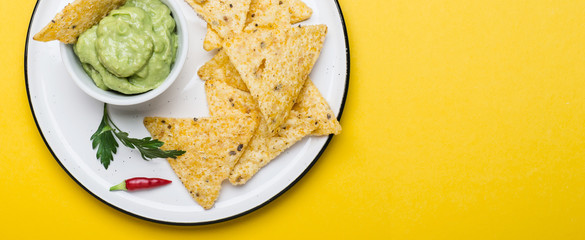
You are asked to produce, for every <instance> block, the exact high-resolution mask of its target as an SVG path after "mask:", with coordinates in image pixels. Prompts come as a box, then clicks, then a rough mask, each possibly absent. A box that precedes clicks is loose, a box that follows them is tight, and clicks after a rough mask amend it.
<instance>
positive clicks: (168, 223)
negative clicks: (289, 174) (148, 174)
mask: <svg viewBox="0 0 585 240" xmlns="http://www.w3.org/2000/svg"><path fill="white" fill-rule="evenodd" d="M40 1H41V0H37V2H36V4H35V8H34V10H33V13H32V15H31V18H30V21H29V26H28V30H27V34H26V44H25V48H24V78H25V84H26V94H27V97H28V104H29V108H30V110H31V113H32V115H33V118H34V120H35V124H36V126H37V130H38V131H39V134H40V135H41V137H42V139H43V141H44V142H45V145H46V146H47V148H48V149H49V151H50V152H51V155H53V158H54V159H55V160H56V161H57V163H58V164H59V166H61V168H62V169H63V170H64V171H65V172H66V173H67V175H69V177H71V178H72V179H73V180H74V181H75V182H76V183H77V185H79V186H80V187H81V188H83V189H84V190H85V191H86V192H88V193H89V194H91V195H92V196H93V197H94V198H96V199H98V200H100V201H101V202H103V203H104V204H106V205H108V206H110V207H112V208H114V209H116V210H118V211H120V212H123V213H125V214H128V215H130V216H133V217H136V218H139V219H143V220H146V221H150V222H154V223H160V224H167V225H175V226H197V225H208V224H214V223H221V222H226V221H229V220H232V219H236V218H238V217H241V216H244V215H246V214H248V213H251V212H254V211H256V210H258V209H260V208H262V207H263V206H266V205H267V204H268V203H270V202H272V201H274V200H275V199H276V198H278V197H280V196H281V195H283V194H284V193H285V192H287V191H288V190H289V189H291V188H292V187H293V186H294V185H295V184H296V183H297V182H299V181H300V180H301V178H303V177H304V176H305V174H307V172H309V170H311V168H312V167H313V166H314V165H315V163H317V160H319V158H320V157H321V155H322V154H323V152H325V149H327V146H328V145H329V143H330V142H331V139H332V138H333V135H330V136H329V137H328V138H327V141H326V142H325V144H324V145H323V147H322V148H321V151H319V153H318V154H317V156H315V159H313V161H311V163H310V164H309V166H307V168H306V169H305V170H304V171H303V172H302V173H301V174H300V175H299V176H298V177H297V178H296V179H295V180H294V181H292V182H291V183H290V184H289V185H288V186H287V187H285V188H284V189H282V190H281V191H280V192H279V193H277V194H276V195H274V196H272V197H271V198H270V199H268V200H266V201H265V202H263V203H261V204H259V205H257V206H255V207H253V208H251V209H248V210H246V211H243V212H241V213H238V214H235V215H232V216H229V217H225V218H221V219H217V220H212V221H206V222H193V223H182V222H168V221H161V220H157V219H152V218H147V217H144V216H140V215H138V214H135V213H131V212H128V211H126V210H124V209H121V208H119V207H117V206H115V205H113V204H111V203H109V202H107V201H105V200H104V199H102V198H100V197H99V196H97V195H96V194H94V193H93V192H92V191H90V190H89V189H87V188H86V187H85V186H84V185H83V184H81V183H80V182H79V181H78V180H77V179H76V178H75V177H74V176H73V175H72V174H71V173H70V172H69V171H68V170H67V168H65V166H63V164H62V163H61V160H59V158H58V157H57V155H55V153H54V152H53V149H52V148H51V146H50V145H49V143H48V142H47V139H46V138H45V136H44V135H43V132H42V131H41V128H40V126H39V123H38V120H37V116H36V114H35V112H34V108H33V105H32V101H31V96H30V90H29V85H28V83H29V82H28V41H29V37H30V31H31V29H30V28H31V26H32V22H33V20H34V16H35V13H36V12H37V7H38V6H39V2H40ZM334 1H335V4H336V5H337V11H338V13H339V17H340V19H341V24H342V27H343V34H344V36H345V51H346V58H347V72H346V78H345V89H344V93H343V99H342V100H341V105H340V109H339V114H338V116H337V119H338V120H339V121H341V115H342V114H343V109H344V108H345V100H346V99H347V93H348V88H349V72H350V58H349V56H350V55H349V39H348V35H347V27H346V25H345V19H344V17H343V13H342V11H341V6H340V5H339V1H338V0H334Z"/></svg>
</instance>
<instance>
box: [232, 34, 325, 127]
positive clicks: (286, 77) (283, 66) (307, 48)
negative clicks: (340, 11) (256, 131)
mask: <svg viewBox="0 0 585 240" xmlns="http://www.w3.org/2000/svg"><path fill="white" fill-rule="evenodd" d="M326 33H327V26H325V25H311V26H303V27H290V28H277V29H268V30H266V29H258V30H257V31H254V32H250V33H243V34H240V35H238V36H236V37H235V38H233V39H230V40H228V41H226V43H225V46H224V48H225V50H226V53H227V55H228V56H229V58H230V60H231V62H232V64H233V65H234V66H235V68H236V69H237V70H238V72H239V73H240V76H241V77H242V79H243V81H244V82H245V83H246V86H247V87H248V89H249V90H250V93H251V94H252V96H253V97H254V99H255V100H256V101H257V102H258V105H259V107H260V111H261V112H262V115H263V116H264V118H265V120H266V122H267V123H268V129H269V130H270V132H272V134H273V135H274V134H276V133H277V132H278V130H279V126H280V125H282V124H284V122H285V120H286V119H287V117H288V115H289V112H290V110H291V109H292V107H293V105H294V103H295V101H296V99H297V97H298V95H299V93H300V91H301V88H302V87H303V85H304V84H305V80H306V79H307V78H308V76H309V73H310V72H311V70H312V69H313V65H314V64H315V62H316V61H317V58H318V57H319V54H320V53H321V48H322V47H323V42H324V40H325V35H326Z"/></svg>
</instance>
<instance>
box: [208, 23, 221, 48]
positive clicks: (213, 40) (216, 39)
mask: <svg viewBox="0 0 585 240" xmlns="http://www.w3.org/2000/svg"><path fill="white" fill-rule="evenodd" d="M222 42H223V39H222V38H221V37H220V36H219V34H217V32H216V31H215V30H213V28H211V26H210V25H209V24H207V33H206V34H205V38H204V39H203V49H205V51H211V50H213V49H217V48H221V43H222Z"/></svg>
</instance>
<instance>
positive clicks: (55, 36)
mask: <svg viewBox="0 0 585 240" xmlns="http://www.w3.org/2000/svg"><path fill="white" fill-rule="evenodd" d="M124 3H126V0H76V1H75V2H73V3H70V4H68V5H67V6H65V8H64V9H63V10H62V11H61V12H60V13H58V14H57V15H56V16H55V18H53V20H51V22H50V23H49V24H47V26H45V27H44V28H43V29H42V30H41V31H40V32H38V33H37V34H35V36H34V37H33V39H34V40H37V41H43V42H48V41H52V40H59V41H61V42H63V43H66V44H72V43H76V42H77V37H79V35H81V34H82V33H83V32H85V30H87V29H89V28H91V27H92V26H93V25H95V24H97V23H98V22H99V21H100V20H102V18H104V17H105V16H106V15H108V13H109V12H110V11H111V10H113V9H116V8H118V7H120V6H122V5H124Z"/></svg>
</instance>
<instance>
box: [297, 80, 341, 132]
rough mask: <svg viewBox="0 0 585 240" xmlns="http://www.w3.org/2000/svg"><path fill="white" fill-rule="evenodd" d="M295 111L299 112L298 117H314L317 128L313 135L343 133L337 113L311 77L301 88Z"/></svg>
mask: <svg viewBox="0 0 585 240" xmlns="http://www.w3.org/2000/svg"><path fill="white" fill-rule="evenodd" d="M293 111H294V112H297V113H298V114H299V116H298V117H302V118H309V119H312V120H313V123H314V125H317V129H315V131H313V132H312V133H311V135H314V136H323V135H329V134H335V135H337V134H340V133H341V124H339V121H337V118H336V117H335V113H333V110H331V107H330V106H329V104H328V103H327V101H326V100H325V98H323V95H321V93H320V92H319V89H318V88H317V87H316V86H315V84H314V83H313V81H311V80H310V79H308V80H307V82H306V83H305V86H304V87H303V89H302V90H301V93H300V94H299V98H298V99H297V103H296V104H295V106H294V107H293Z"/></svg>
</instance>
